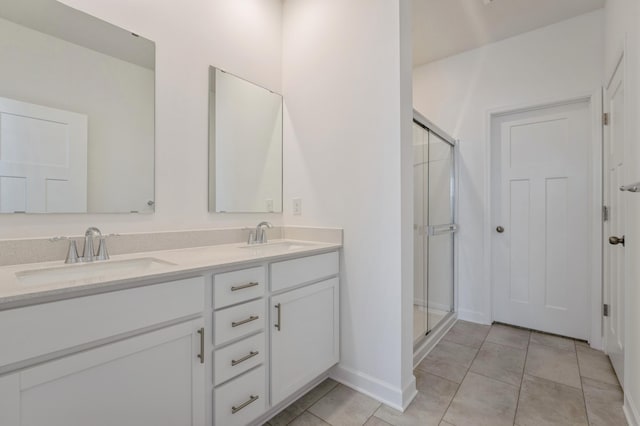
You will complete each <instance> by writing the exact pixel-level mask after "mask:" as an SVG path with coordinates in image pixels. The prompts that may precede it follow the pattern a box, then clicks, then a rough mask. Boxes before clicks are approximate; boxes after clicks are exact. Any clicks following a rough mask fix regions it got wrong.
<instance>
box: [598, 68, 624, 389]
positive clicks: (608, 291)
mask: <svg viewBox="0 0 640 426" xmlns="http://www.w3.org/2000/svg"><path fill="white" fill-rule="evenodd" d="M604 109H605V111H606V112H607V113H608V114H609V117H610V121H609V125H608V126H606V127H605V131H604V142H605V153H604V154H605V155H604V161H605V167H604V170H605V172H604V199H605V205H607V206H608V208H609V218H608V220H607V221H605V222H604V236H605V241H604V247H603V254H604V256H603V257H604V265H603V266H604V268H603V271H604V274H603V276H604V292H603V293H604V294H603V299H604V303H605V304H607V305H608V307H609V308H608V310H609V312H608V316H606V317H605V318H604V337H605V339H604V340H605V350H606V352H607V354H608V355H609V358H611V363H612V364H613V368H614V370H615V372H616V374H617V376H618V380H619V381H620V383H621V384H623V385H624V383H623V381H624V374H623V372H624V326H625V324H624V286H625V282H624V260H625V253H624V245H623V244H615V245H612V244H610V243H609V237H624V232H625V206H624V197H623V195H624V194H623V193H622V192H620V190H619V189H618V188H620V186H622V185H624V184H625V182H624V137H625V133H624V111H625V109H624V78H623V67H622V66H619V67H618V69H617V70H616V73H615V74H614V76H613V79H612V80H611V83H610V84H609V87H607V90H606V95H605V102H604ZM612 242H616V241H612Z"/></svg>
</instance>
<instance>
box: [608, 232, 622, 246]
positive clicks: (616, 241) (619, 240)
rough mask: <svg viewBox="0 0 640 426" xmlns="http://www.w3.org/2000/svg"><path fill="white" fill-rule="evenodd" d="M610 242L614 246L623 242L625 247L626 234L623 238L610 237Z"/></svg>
mask: <svg viewBox="0 0 640 426" xmlns="http://www.w3.org/2000/svg"><path fill="white" fill-rule="evenodd" d="M609 244H611V245H612V246H615V245H616V244H622V246H623V247H624V235H623V236H622V238H619V237H609Z"/></svg>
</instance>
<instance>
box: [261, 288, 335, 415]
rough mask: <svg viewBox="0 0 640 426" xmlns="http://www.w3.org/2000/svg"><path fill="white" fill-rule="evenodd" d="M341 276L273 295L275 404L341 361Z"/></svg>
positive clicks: (273, 394) (272, 400)
mask: <svg viewBox="0 0 640 426" xmlns="http://www.w3.org/2000/svg"><path fill="white" fill-rule="evenodd" d="M338 291H339V288H338V279H337V278H332V279H330V280H327V281H322V282H319V283H317V284H312V285H310V286H307V287H303V288H300V289H298V290H293V291H290V292H287V293H283V294H281V295H278V296H275V297H272V298H271V302H272V303H271V309H272V313H271V318H272V321H271V323H272V324H271V403H272V405H275V404H278V403H279V402H281V401H282V400H284V399H285V398H287V397H288V396H290V395H291V394H293V393H294V392H295V391H297V390H298V389H300V388H301V387H303V386H304V385H306V384H307V383H309V382H310V381H311V380H313V379H315V378H316V377H317V376H319V375H320V374H322V373H323V372H325V371H326V370H327V369H329V368H330V367H331V366H333V365H334V364H336V363H337V362H338V360H339V346H338V345H339V325H338V311H339V304H338Z"/></svg>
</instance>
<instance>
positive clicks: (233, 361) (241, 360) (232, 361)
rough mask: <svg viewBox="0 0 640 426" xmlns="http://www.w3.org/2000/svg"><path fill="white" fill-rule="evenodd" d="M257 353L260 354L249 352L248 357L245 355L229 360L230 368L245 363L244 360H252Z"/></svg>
mask: <svg viewBox="0 0 640 426" xmlns="http://www.w3.org/2000/svg"><path fill="white" fill-rule="evenodd" d="M259 353H260V352H258V351H251V352H249V355H245V356H243V357H242V358H240V359H232V360H231V366H232V367H235V366H236V365H238V364H241V363H243V362H245V361H246V360H248V359H251V358H253V357H254V356H256V355H258V354H259Z"/></svg>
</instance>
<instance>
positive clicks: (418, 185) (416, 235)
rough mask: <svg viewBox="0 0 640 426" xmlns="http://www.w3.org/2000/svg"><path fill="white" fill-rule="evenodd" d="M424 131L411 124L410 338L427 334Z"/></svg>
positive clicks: (426, 151) (425, 163)
mask: <svg viewBox="0 0 640 426" xmlns="http://www.w3.org/2000/svg"><path fill="white" fill-rule="evenodd" d="M427 141H428V136H427V132H426V130H425V129H423V128H422V127H421V126H419V125H417V124H415V123H414V124H413V191H414V192H413V199H414V203H413V217H414V223H413V256H414V257H413V279H414V283H413V339H414V341H417V340H420V339H421V338H422V337H424V336H425V335H426V334H427V331H428V321H427V318H428V316H427V287H426V282H427V277H426V273H425V272H426V271H425V269H426V260H427V248H428V247H427V244H426V225H427V221H426V220H425V219H426V215H427V209H426V208H425V203H426V191H427V189H428V188H427V184H426V180H427V177H428V170H427V166H428V165H427V158H426V156H427V155H428V150H427V149H426V144H427Z"/></svg>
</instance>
